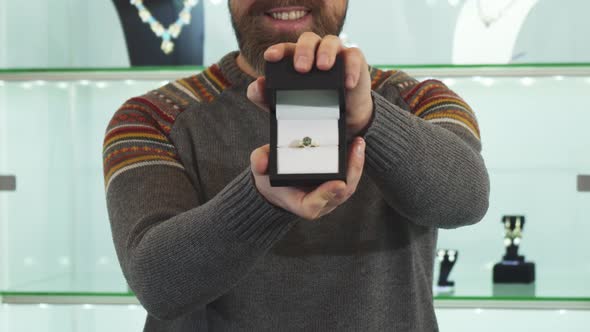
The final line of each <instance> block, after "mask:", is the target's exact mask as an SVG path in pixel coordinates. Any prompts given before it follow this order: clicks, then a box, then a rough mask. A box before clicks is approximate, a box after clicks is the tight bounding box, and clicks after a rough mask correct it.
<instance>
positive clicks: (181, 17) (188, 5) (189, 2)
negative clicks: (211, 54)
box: [130, 0, 199, 54]
mask: <svg viewBox="0 0 590 332" xmlns="http://www.w3.org/2000/svg"><path fill="white" fill-rule="evenodd" d="M130 3H131V4H132V5H133V6H135V8H137V11H138V12H139V17H140V18H141V20H142V21H143V23H147V24H149V25H150V27H151V28H152V31H153V32H154V33H155V34H156V36H158V37H159V38H162V46H161V49H162V52H164V53H165V54H170V53H172V52H173V51H174V42H173V41H172V39H176V38H178V36H180V32H181V31H182V27H183V26H185V25H189V24H190V23H191V10H192V9H193V7H195V6H196V5H197V4H198V3H199V0H184V7H183V8H182V10H181V11H180V14H178V19H177V20H176V22H174V23H172V24H170V26H169V27H168V29H165V28H164V26H163V25H162V23H160V21H158V20H156V19H155V18H154V17H153V16H152V13H151V12H150V11H149V10H148V9H147V8H145V6H144V5H143V0H130Z"/></svg>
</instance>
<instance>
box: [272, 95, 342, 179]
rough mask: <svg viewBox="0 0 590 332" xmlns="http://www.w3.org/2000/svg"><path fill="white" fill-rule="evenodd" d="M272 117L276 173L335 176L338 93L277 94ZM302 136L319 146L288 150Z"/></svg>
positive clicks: (338, 117) (338, 110)
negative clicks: (275, 125)
mask: <svg viewBox="0 0 590 332" xmlns="http://www.w3.org/2000/svg"><path fill="white" fill-rule="evenodd" d="M276 114H277V173H278V174H330V173H338V171H339V169H338V167H339V163H338V157H339V147H338V143H339V130H338V120H339V119H340V106H339V99H338V91H336V90H306V91H298V90H289V91H277V104H276ZM304 137H310V138H311V139H312V140H313V142H314V143H317V144H319V147H308V148H293V147H290V146H292V145H295V144H297V143H298V142H300V141H301V140H302V139H303V138H304Z"/></svg>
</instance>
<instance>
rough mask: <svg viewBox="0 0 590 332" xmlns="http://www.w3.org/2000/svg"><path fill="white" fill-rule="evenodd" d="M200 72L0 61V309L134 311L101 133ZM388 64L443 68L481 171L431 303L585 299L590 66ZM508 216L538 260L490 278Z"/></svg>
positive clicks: (450, 233) (589, 271) (445, 239)
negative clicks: (154, 92) (159, 91)
mask: <svg viewBox="0 0 590 332" xmlns="http://www.w3.org/2000/svg"><path fill="white" fill-rule="evenodd" d="M382 68H383V69H390V67H386V66H382ZM201 69H202V68H192V67H191V68H149V69H142V70H134V69H129V70H118V69H113V70H109V69H104V70H61V71H60V70H38V71H30V70H5V71H0V179H1V180H0V182H2V184H0V188H1V191H0V246H1V248H0V297H1V299H2V301H1V302H3V303H4V306H3V307H2V308H3V309H2V310H0V317H2V316H1V315H8V314H7V312H17V311H18V310H21V309H22V308H24V307H13V305H16V304H19V305H24V304H26V305H29V306H34V308H35V310H40V309H48V308H49V309H51V308H53V307H47V306H51V305H52V304H68V305H70V306H72V309H71V310H73V311H76V310H82V309H92V310H94V309H96V310H98V311H100V312H103V311H104V312H108V310H111V309H112V308H119V309H120V310H135V311H133V312H134V313H136V315H131V316H130V317H136V316H137V317H140V318H141V319H140V320H142V319H143V318H142V317H143V316H144V314H145V312H144V311H143V309H141V307H138V306H137V300H136V299H135V297H134V295H133V294H132V293H130V292H129V291H128V288H127V285H126V283H125V280H124V278H123V276H122V273H121V270H120V268H119V264H118V261H117V257H116V255H115V251H114V247H113V244H112V240H111V234H110V228H109V220H108V215H107V211H106V204H105V197H104V184H103V177H102V159H101V158H102V140H103V137H104V132H105V129H106V126H107V123H108V121H109V120H110V118H111V116H112V114H113V113H114V112H115V110H116V109H117V108H118V107H119V106H120V105H121V104H122V103H123V102H124V101H125V100H126V99H127V98H130V97H133V96H136V95H139V94H143V93H145V92H147V91H149V90H151V89H154V88H157V87H158V86H161V85H163V84H165V83H167V82H168V81H169V80H174V79H176V78H180V77H184V76H189V75H193V74H195V73H197V72H199V71H200V70H201ZM396 69H401V70H404V71H406V72H408V73H410V74H411V75H413V76H415V77H417V78H419V79H425V78H430V77H435V78H437V79H441V80H442V81H444V82H445V83H446V84H447V85H448V86H450V87H451V88H452V89H453V90H455V91H456V92H457V93H458V94H459V95H460V96H462V97H463V98H464V99H465V100H466V101H467V102H468V103H469V104H470V105H471V106H472V108H473V109H474V110H475V112H476V115H477V118H478V120H479V124H480V127H481V133H482V142H483V155H484V158H485V160H486V163H487V166H488V169H489V173H490V179H491V200H490V208H489V211H488V213H487V215H486V216H485V218H484V219H483V220H482V221H481V222H480V223H478V224H476V225H474V226H470V227H465V228H460V229H456V230H441V231H440V233H439V244H438V247H440V248H448V249H454V250H457V251H458V252H459V253H460V255H459V259H458V261H457V262H456V265H455V266H454V268H453V270H452V272H451V275H450V279H451V280H454V281H455V282H456V285H455V287H454V292H453V293H451V294H448V293H440V294H439V293H436V291H435V304H436V306H437V308H438V310H444V309H445V308H464V309H465V308H467V309H469V310H471V309H477V308H492V309H493V308H496V309H501V308H514V307H517V308H521V309H539V308H545V309H548V308H549V309H555V310H567V309H590V287H588V281H589V280H590V242H589V241H588V240H587V238H588V234H590V223H588V218H589V217H590V192H587V191H586V190H584V186H580V185H579V183H578V182H580V181H585V179H587V177H588V176H589V175H590V154H589V153H588V151H589V149H590V130H588V125H589V124H590V108H589V106H588V103H587V99H588V96H589V93H590V65H537V66H534V65H508V66H501V65H489V66H405V67H396ZM505 215H523V216H526V220H527V222H526V226H525V228H524V231H523V238H522V244H521V249H520V254H522V255H525V256H526V259H527V261H533V262H535V263H536V282H535V283H534V284H533V285H521V286H499V285H494V284H493V283H492V268H493V266H494V264H495V263H497V262H499V261H500V260H501V257H502V255H503V254H504V243H503V238H504V234H503V230H504V228H503V227H504V226H503V225H502V223H501V221H502V217H503V216H505ZM433 264H435V281H436V277H437V276H438V263H437V262H433ZM434 286H435V285H433V287H434ZM39 305H40V306H41V307H39ZM96 305H104V307H99V308H98V309H97V308H96V307H92V306H96ZM84 306H86V307H84ZM88 306H90V307H88ZM23 310H24V309H23ZM51 310H57V311H59V312H60V313H62V312H67V310H66V309H64V308H58V309H51ZM68 310H69V309H68ZM101 310H103V311H101ZM113 310H114V309H113ZM137 310H139V313H138V311H137ZM73 311H72V312H73ZM83 312H84V311H83ZM124 312H126V311H124ZM10 315H12V314H10ZM97 315H100V314H97ZM93 317H94V316H93ZM137 317H136V318H134V319H139V318H137ZM93 319H95V318H93ZM0 320H1V319H0ZM139 324H140V323H139ZM140 325H141V324H140ZM2 328H3V326H2V324H1V323H0V329H2ZM4 328H6V327H4ZM7 330H8V329H7ZM74 330H75V328H74ZM2 331H4V330H2Z"/></svg>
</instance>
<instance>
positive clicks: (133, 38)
mask: <svg viewBox="0 0 590 332" xmlns="http://www.w3.org/2000/svg"><path fill="white" fill-rule="evenodd" d="M113 4H114V5H115V8H116V9H117V13H118V14H119V19H120V21H121V26H122V27H123V32H124V34H125V41H126V43H127V50H128V52H129V60H130V62H131V65H132V66H179V65H203V45H204V35H205V25H204V21H205V20H204V5H203V4H204V1H195V0H191V1H190V2H186V1H184V0H143V1H135V0H113ZM192 4H194V7H193V6H192ZM138 6H144V7H145V8H146V9H147V11H140V10H139V9H138ZM148 13H149V14H151V18H150V17H149V16H148ZM148 19H149V20H151V21H152V22H154V23H156V24H149V22H148V23H146V22H144V20H148ZM176 22H178V23H179V24H178V25H176V24H175V23H176ZM157 23H159V25H158V24H157ZM171 25H172V29H168V28H169V27H170V26H171ZM159 28H163V29H164V31H165V32H166V33H168V31H170V32H171V33H172V34H173V35H174V36H177V38H173V37H171V38H170V42H168V43H166V42H165V41H163V38H162V36H161V35H162V33H164V32H163V31H161V30H162V29H159ZM178 28H180V29H178ZM178 30H180V31H178ZM158 34H159V35H158Z"/></svg>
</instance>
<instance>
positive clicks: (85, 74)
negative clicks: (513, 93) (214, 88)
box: [0, 66, 590, 82]
mask: <svg viewBox="0 0 590 332" xmlns="http://www.w3.org/2000/svg"><path fill="white" fill-rule="evenodd" d="M377 67H378V68H381V69H384V70H388V69H392V68H396V67H391V66H377ZM400 69H401V70H403V71H405V72H407V73H408V74H410V75H412V76H415V77H472V76H475V77H477V76H482V77H570V76H580V77H590V66H555V67H552V66H542V67H535V66H531V67H526V66H518V67H495V66H492V67H486V66H482V67H477V66H474V67H432V68H431V67H408V68H404V67H400ZM200 71H201V69H186V70H184V69H183V70H146V71H141V70H136V69H133V70H131V71H126V70H113V71H109V70H99V71H86V70H83V71H75V70H73V71H69V70H66V71H22V72H19V71H16V72H11V71H7V72H1V71H0V81H37V82H39V81H84V80H92V81H97V80H105V81H124V80H143V81H153V80H158V81H162V80H173V79H177V78H179V77H188V76H191V75H195V74H198V73H199V72H200Z"/></svg>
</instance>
